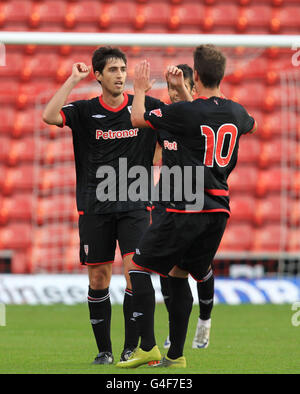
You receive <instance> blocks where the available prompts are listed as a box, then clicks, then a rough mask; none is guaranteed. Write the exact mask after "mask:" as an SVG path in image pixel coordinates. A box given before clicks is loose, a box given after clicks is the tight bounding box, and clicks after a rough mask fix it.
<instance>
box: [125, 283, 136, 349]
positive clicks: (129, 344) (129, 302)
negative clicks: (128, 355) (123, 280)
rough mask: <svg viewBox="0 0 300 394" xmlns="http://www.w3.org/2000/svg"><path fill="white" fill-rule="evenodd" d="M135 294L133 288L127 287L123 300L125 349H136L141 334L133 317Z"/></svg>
mask: <svg viewBox="0 0 300 394" xmlns="http://www.w3.org/2000/svg"><path fill="white" fill-rule="evenodd" d="M132 298H133V295H132V290H130V289H128V288H127V289H126V290H125V294H124V301H123V315H124V324H125V342H124V349H135V348H136V347H137V345H138V341H139V336H138V330H137V324H136V321H135V319H134V317H133V299H132Z"/></svg>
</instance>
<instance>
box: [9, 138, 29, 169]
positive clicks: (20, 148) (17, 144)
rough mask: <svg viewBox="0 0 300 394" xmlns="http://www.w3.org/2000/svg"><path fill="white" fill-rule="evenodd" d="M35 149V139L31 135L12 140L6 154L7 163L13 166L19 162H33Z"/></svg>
mask: <svg viewBox="0 0 300 394" xmlns="http://www.w3.org/2000/svg"><path fill="white" fill-rule="evenodd" d="M35 149H36V139H35V138H33V137H25V138H22V139H20V140H14V141H12V143H11V148H10V150H9V154H8V164H9V165H13V166H15V165H17V164H19V163H21V162H33V161H34V158H35Z"/></svg>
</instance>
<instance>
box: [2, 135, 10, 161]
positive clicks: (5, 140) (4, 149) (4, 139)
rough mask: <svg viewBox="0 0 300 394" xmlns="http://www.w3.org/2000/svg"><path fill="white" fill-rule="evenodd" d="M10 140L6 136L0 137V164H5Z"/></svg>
mask: <svg viewBox="0 0 300 394" xmlns="http://www.w3.org/2000/svg"><path fill="white" fill-rule="evenodd" d="M11 144H12V142H11V139H10V137H9V136H7V135H5V136H4V135H0V162H2V163H4V164H7V163H8V156H9V152H10V147H11Z"/></svg>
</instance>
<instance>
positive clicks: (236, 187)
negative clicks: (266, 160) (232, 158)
mask: <svg viewBox="0 0 300 394" xmlns="http://www.w3.org/2000/svg"><path fill="white" fill-rule="evenodd" d="M257 176H258V169H257V167H256V166H255V165H246V166H245V165H239V164H238V165H237V167H236V168H235V170H234V171H232V173H231V174H230V175H229V178H228V185H229V193H236V192H239V193H251V194H252V193H253V192H254V191H255V188H256V184H257Z"/></svg>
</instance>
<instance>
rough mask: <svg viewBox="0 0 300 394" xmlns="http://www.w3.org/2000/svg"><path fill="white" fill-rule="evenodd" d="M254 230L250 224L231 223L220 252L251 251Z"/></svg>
mask: <svg viewBox="0 0 300 394" xmlns="http://www.w3.org/2000/svg"><path fill="white" fill-rule="evenodd" d="M252 239H253V228H252V226H251V225H249V224H234V223H233V222H231V221H230V222H229V223H228V226H227V228H226V230H225V233H224V235H223V239H222V241H221V245H220V251H221V252H222V251H233V252H235V251H241V252H243V251H247V250H249V249H251V246H252Z"/></svg>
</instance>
